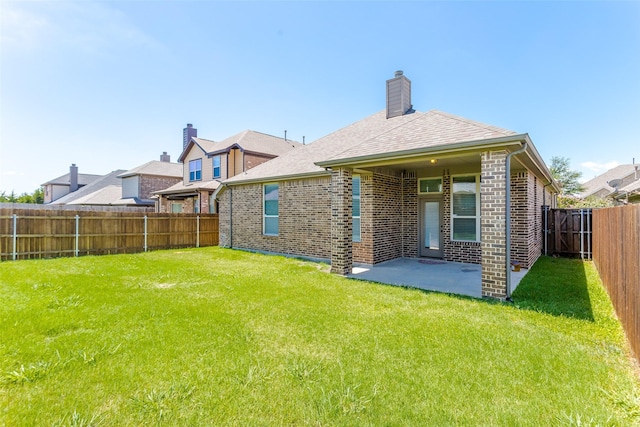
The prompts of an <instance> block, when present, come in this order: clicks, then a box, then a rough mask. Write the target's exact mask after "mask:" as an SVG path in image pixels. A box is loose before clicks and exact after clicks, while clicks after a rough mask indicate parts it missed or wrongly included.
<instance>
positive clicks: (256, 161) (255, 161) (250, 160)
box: [243, 153, 274, 170]
mask: <svg viewBox="0 0 640 427" xmlns="http://www.w3.org/2000/svg"><path fill="white" fill-rule="evenodd" d="M273 158H274V156H264V155H259V154H250V153H245V154H244V159H243V161H244V165H243V166H244V170H249V169H251V168H255V167H256V166H258V165H261V164H262V163H264V162H268V161H269V160H271V159H273Z"/></svg>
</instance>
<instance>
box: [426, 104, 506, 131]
mask: <svg viewBox="0 0 640 427" xmlns="http://www.w3.org/2000/svg"><path fill="white" fill-rule="evenodd" d="M428 113H434V114H439V115H441V116H444V117H447V118H450V119H452V120H457V121H459V122H463V123H467V124H470V125H473V126H476V127H478V128H480V129H486V130H492V131H496V130H498V131H501V132H509V133H511V134H514V135H515V134H516V132H514V131H512V130H510V129H505V128H501V127H498V126H494V125H490V124H488V123H482V122H478V121H476V120H471V119H468V118H466V117H462V116H456V115H455V114H451V113H447V112H446V111H441V110H437V109H433V110H429V111H428Z"/></svg>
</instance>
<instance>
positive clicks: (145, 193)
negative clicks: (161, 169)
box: [138, 175, 182, 199]
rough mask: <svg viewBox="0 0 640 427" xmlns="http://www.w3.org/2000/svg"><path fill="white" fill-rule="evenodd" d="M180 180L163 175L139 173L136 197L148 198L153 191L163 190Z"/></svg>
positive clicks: (180, 179)
mask: <svg viewBox="0 0 640 427" xmlns="http://www.w3.org/2000/svg"><path fill="white" fill-rule="evenodd" d="M181 181H182V178H180V177H178V178H170V177H165V176H149V175H140V178H139V181H138V185H139V186H140V188H139V193H138V197H140V198H141V199H150V198H151V196H153V192H154V191H160V190H164V189H166V188H169V187H171V186H172V185H175V184H177V183H179V182H181Z"/></svg>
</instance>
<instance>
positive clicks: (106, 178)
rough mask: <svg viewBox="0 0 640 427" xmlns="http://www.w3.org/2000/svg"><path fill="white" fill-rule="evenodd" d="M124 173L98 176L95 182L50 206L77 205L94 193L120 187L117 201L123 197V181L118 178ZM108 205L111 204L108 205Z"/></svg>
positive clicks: (120, 171) (115, 172) (119, 171)
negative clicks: (107, 188) (80, 200)
mask: <svg viewBox="0 0 640 427" xmlns="http://www.w3.org/2000/svg"><path fill="white" fill-rule="evenodd" d="M123 172H125V170H124V169H118V170H115V171H113V172H110V173H108V174H106V175H103V176H99V175H98V177H97V179H95V180H94V181H93V182H91V183H89V184H87V185H85V186H83V187H80V188H79V189H78V190H76V191H74V192H73V193H69V194H67V195H65V196H62V197H60V198H59V199H56V200H54V201H53V202H51V203H50V204H51V205H70V204H77V203H75V202H76V201H77V200H79V199H82V198H85V197H87V196H89V195H91V194H92V193H95V192H98V191H100V190H102V189H103V188H106V187H111V186H116V187H118V191H119V193H118V197H117V199H119V198H120V197H121V196H122V180H121V179H119V178H118V176H119V175H120V174H122V173H123ZM114 200H115V199H114ZM106 204H110V203H106Z"/></svg>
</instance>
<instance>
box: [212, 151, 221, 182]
mask: <svg viewBox="0 0 640 427" xmlns="http://www.w3.org/2000/svg"><path fill="white" fill-rule="evenodd" d="M213 177H214V178H220V156H213Z"/></svg>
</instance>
